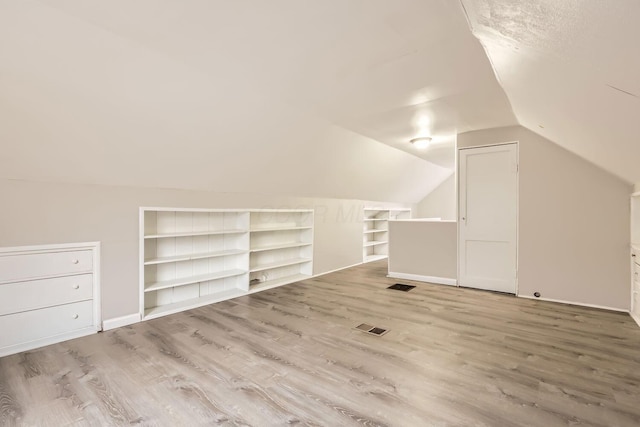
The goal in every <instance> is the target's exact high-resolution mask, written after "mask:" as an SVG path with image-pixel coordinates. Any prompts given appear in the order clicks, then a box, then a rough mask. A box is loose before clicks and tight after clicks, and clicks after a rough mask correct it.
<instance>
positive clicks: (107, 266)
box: [0, 180, 408, 320]
mask: <svg viewBox="0 0 640 427" xmlns="http://www.w3.org/2000/svg"><path fill="white" fill-rule="evenodd" d="M0 200H2V209H0V247H7V246H22V245H39V244H53V243H71V242H85V241H100V242H102V258H101V269H102V276H101V279H102V310H103V319H105V320H106V319H112V318H116V317H120V316H124V315H128V314H132V313H136V312H137V311H138V292H139V288H138V220H139V213H138V209H139V207H141V206H158V207H159V206H166V207H185V208H265V209H266V208H283V209H284V208H314V209H315V233H314V237H315V242H314V244H315V246H314V273H315V274H319V273H322V272H326V271H331V270H334V269H338V268H342V267H346V266H349V265H353V264H357V263H360V262H362V208H363V206H364V205H365V202H363V201H359V200H338V199H320V198H292V197H280V196H270V195H264V194H261V195H259V194H239V193H236V194H231V193H213V192H204V191H185V190H166V189H144V188H130V187H117V186H98V185H83V184H59V183H39V182H29V181H15V180H0ZM371 204H374V205H375V206H388V207H391V206H399V207H408V206H407V205H401V204H385V203H379V202H375V203H371Z"/></svg>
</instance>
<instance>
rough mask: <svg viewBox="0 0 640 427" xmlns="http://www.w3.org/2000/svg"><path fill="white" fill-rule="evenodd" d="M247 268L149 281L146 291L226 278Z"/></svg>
mask: <svg viewBox="0 0 640 427" xmlns="http://www.w3.org/2000/svg"><path fill="white" fill-rule="evenodd" d="M246 273H247V271H246V270H238V269H234V270H225V271H217V272H215V273H207V274H199V275H197V276H188V277H181V278H179V279H171V280H163V281H161V282H154V283H148V284H146V285H145V286H144V291H145V292H152V291H158V290H160V289H167V288H175V287H177V286H185V285H191V284H194V283H199V282H207V281H209V280H216V279H224V278H226V277H233V276H240V275H242V274H246Z"/></svg>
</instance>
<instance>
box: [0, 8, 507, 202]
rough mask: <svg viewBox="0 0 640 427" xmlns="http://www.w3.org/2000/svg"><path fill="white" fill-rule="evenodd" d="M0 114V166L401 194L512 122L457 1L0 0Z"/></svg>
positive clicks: (13, 174) (231, 188) (234, 188)
mask: <svg viewBox="0 0 640 427" xmlns="http://www.w3.org/2000/svg"><path fill="white" fill-rule="evenodd" d="M0 117H1V118H2V120H3V124H2V126H0V140H1V144H2V150H3V156H1V157H0V175H1V176H2V177H4V178H15V179H36V180H51V181H72V182H84V183H99V184H113V185H133V186H148V187H170V188H188V189H205V190H212V191H227V192H277V193H283V194H290V195H302V196H324V197H346V198H360V199H370V200H389V201H403V202H416V201H419V200H420V199H421V198H422V197H423V196H424V195H426V194H427V193H429V192H430V191H431V190H432V189H433V188H435V187H436V186H437V185H438V184H439V183H440V182H442V181H443V180H444V179H446V178H447V177H448V176H449V175H450V174H451V173H452V168H453V159H454V155H453V151H454V150H453V143H454V138H455V134H456V133H459V132H465V131H470V130H476V129H484V128H490V127H496V126H506V125H511V124H515V123H516V119H515V116H514V115H513V113H512V111H511V107H510V105H509V102H508V99H507V97H506V96H505V94H504V92H503V90H502V89H501V88H500V86H499V84H498V82H497V81H496V79H495V76H494V73H493V70H492V68H491V64H490V62H489V61H488V59H487V57H486V54H485V52H484V50H483V48H482V46H481V44H480V43H479V41H478V40H477V39H476V38H475V37H474V36H473V35H472V34H471V32H470V31H469V27H468V24H467V21H466V18H465V14H464V13H463V9H462V6H461V4H460V3H459V2H455V1H450V0H399V1H393V2H390V1H388V0H349V1H344V0H325V1H316V2H311V1H300V0H272V1H263V0H237V1H236V0H234V1H229V0H192V1H188V2H185V1H178V0H153V1H152V0H139V1H130V0H114V1H108V2H107V1H98V0H40V1H36V0H21V1H14V0H0ZM416 136H432V137H433V138H434V144H433V145H432V147H430V149H429V150H427V151H425V152H420V151H416V150H415V149H414V148H413V147H411V146H410V145H409V144H408V142H407V141H408V140H409V139H410V138H413V137H416Z"/></svg>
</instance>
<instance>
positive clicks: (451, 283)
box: [387, 271, 458, 286]
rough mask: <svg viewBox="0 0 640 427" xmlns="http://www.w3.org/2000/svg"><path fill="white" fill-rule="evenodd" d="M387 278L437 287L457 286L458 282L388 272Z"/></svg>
mask: <svg viewBox="0 0 640 427" xmlns="http://www.w3.org/2000/svg"><path fill="white" fill-rule="evenodd" d="M387 277H391V278H393V279H405V280H416V281H418V282H428V283H437V284H439V285H449V286H457V285H458V281H457V280H456V279H450V278H448V277H435V276H421V275H419V274H407V273H395V272H393V271H390V272H389V274H387Z"/></svg>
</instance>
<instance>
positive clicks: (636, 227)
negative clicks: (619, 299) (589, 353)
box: [630, 192, 640, 325]
mask: <svg viewBox="0 0 640 427" xmlns="http://www.w3.org/2000/svg"><path fill="white" fill-rule="evenodd" d="M630 313H631V317H633V319H634V320H635V321H636V323H638V325H640V192H637V193H633V194H632V195H631V310H630Z"/></svg>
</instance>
